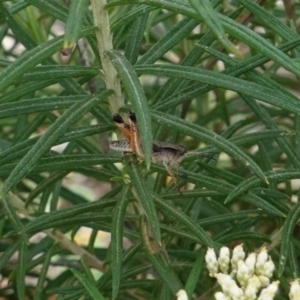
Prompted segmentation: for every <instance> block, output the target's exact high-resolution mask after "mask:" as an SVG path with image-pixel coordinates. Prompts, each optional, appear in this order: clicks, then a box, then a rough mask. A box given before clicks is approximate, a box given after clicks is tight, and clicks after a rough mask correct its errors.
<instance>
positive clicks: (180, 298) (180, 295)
mask: <svg viewBox="0 0 300 300" xmlns="http://www.w3.org/2000/svg"><path fill="white" fill-rule="evenodd" d="M176 296H177V300H189V297H188V295H187V293H186V291H185V290H179V291H178V292H177V294H176Z"/></svg>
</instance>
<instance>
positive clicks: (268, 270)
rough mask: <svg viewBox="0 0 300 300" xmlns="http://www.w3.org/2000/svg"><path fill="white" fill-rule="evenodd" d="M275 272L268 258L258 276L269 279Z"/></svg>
mask: <svg viewBox="0 0 300 300" xmlns="http://www.w3.org/2000/svg"><path fill="white" fill-rule="evenodd" d="M274 270H275V265H274V263H273V261H272V259H271V258H270V259H269V260H268V261H267V262H266V263H265V264H264V267H263V268H262V269H260V275H262V276H266V277H268V278H271V277H272V276H273V272H274Z"/></svg>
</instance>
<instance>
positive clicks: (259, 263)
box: [255, 247, 268, 275]
mask: <svg viewBox="0 0 300 300" xmlns="http://www.w3.org/2000/svg"><path fill="white" fill-rule="evenodd" d="M267 260H268V252H267V249H266V247H262V248H261V250H260V252H259V253H258V255H257V257H256V265H255V273H256V275H262V272H263V269H264V266H265V263H266V262H267Z"/></svg>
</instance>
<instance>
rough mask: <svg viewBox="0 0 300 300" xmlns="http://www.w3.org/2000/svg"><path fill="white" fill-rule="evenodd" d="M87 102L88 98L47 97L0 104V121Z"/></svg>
mask: <svg viewBox="0 0 300 300" xmlns="http://www.w3.org/2000/svg"><path fill="white" fill-rule="evenodd" d="M84 99H85V100H86V101H87V100H88V99H91V97H88V96H82V95H81V96H69V97H49V98H33V99H28V100H21V101H18V102H17V103H16V102H13V103H4V104H0V119H3V118H8V117H12V116H18V115H23V114H32V113H36V112H41V111H51V110H56V109H62V108H68V107H70V106H72V105H73V104H75V103H80V100H84Z"/></svg>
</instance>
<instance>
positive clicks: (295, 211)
mask: <svg viewBox="0 0 300 300" xmlns="http://www.w3.org/2000/svg"><path fill="white" fill-rule="evenodd" d="M299 217H300V202H299V201H298V203H297V204H296V205H295V206H294V207H292V208H291V210H290V212H289V214H288V215H287V217H286V220H285V222H284V225H283V230H282V240H281V246H280V261H279V268H278V276H279V277H280V276H282V274H283V272H284V270H285V267H286V263H287V261H288V259H289V254H290V249H289V248H290V242H291V240H292V236H293V232H294V229H295V226H296V224H297V222H298V220H299Z"/></svg>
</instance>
